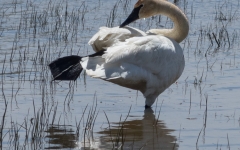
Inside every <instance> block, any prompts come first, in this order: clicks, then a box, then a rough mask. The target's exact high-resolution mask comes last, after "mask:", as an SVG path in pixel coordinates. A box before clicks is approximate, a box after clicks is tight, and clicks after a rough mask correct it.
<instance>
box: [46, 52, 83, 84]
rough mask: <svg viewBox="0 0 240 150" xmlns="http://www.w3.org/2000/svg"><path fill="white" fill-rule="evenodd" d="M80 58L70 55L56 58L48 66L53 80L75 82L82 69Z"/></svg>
mask: <svg viewBox="0 0 240 150" xmlns="http://www.w3.org/2000/svg"><path fill="white" fill-rule="evenodd" d="M81 59H82V57H80V56H76V55H72V56H66V57H62V58H58V59H56V60H54V61H53V62H51V63H50V64H49V65H48V66H49V68H50V70H51V73H52V76H53V80H76V79H77V77H78V76H79V75H80V73H81V72H82V70H83V68H82V66H81V64H80V61H81Z"/></svg>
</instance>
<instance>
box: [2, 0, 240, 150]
mask: <svg viewBox="0 0 240 150" xmlns="http://www.w3.org/2000/svg"><path fill="white" fill-rule="evenodd" d="M172 2H174V3H175V4H176V5H178V6H179V7H180V8H181V9H183V10H184V12H185V13H186V15H187V16H188V19H189V22H190V26H191V29H190V33H189V36H188V38H187V39H186V40H185V41H184V42H183V43H181V46H182V47H183V48H184V53H185V59H186V69H185V71H184V72H186V73H185V74H184V75H183V77H182V78H181V79H179V80H180V81H179V82H178V83H176V85H173V86H174V87H172V88H169V89H168V90H166V91H165V95H164V94H163V98H162V97H161V96H160V97H159V103H161V102H162V103H161V105H160V104H158V103H156V105H155V106H153V110H154V111H155V115H154V112H153V111H152V110H149V112H148V111H147V110H145V112H140V113H139V110H137V108H138V107H139V108H140V109H141V110H143V108H142V107H140V106H139V105H137V104H135V103H137V102H138V103H141V102H140V100H139V101H137V100H135V99H138V97H137V96H136V94H135V93H134V92H132V91H128V90H127V92H125V93H124V94H126V93H127V94H126V95H124V94H122V95H120V96H119V93H118V92H116V93H117V94H116V93H114V94H115V96H114V94H112V93H111V92H109V91H107V92H105V93H104V94H102V93H101V90H99V89H101V88H104V84H103V83H102V82H101V81H99V83H98V84H99V85H97V86H101V87H99V88H98V87H96V88H95V90H96V89H97V91H94V90H93V91H91V88H90V87H88V86H96V84H97V83H96V81H94V82H95V83H96V84H92V83H91V81H87V80H86V78H87V77H86V76H85V74H84V73H83V74H82V75H81V77H80V79H77V81H76V82H53V81H52V78H51V75H50V72H49V69H48V66H47V65H48V64H49V63H50V62H51V61H53V60H55V59H56V58H59V57H62V56H67V55H85V54H88V53H92V49H91V47H90V46H88V45H87V42H88V40H89V39H90V37H91V36H92V35H93V34H94V33H95V32H97V30H98V28H99V27H100V26H108V27H113V26H118V25H119V24H120V23H121V21H123V20H124V19H125V18H126V17H127V15H128V14H129V13H130V11H131V10H132V6H133V4H134V3H135V1H133V0H116V1H114V2H112V1H111V3H110V2H109V3H106V2H105V1H103V0H98V1H94V3H93V2H92V1H90V0H89V1H72V0H70V1H67V0H62V1H57V0H43V1H31V0H23V1H20V0H13V1H7V0H3V1H1V2H0V4H1V5H0V41H1V44H0V54H1V55H0V71H1V72H0V78H1V80H0V82H1V86H0V89H1V97H0V116H1V118H0V149H57V148H58V149H64V148H66V149H67V148H72V149H74V148H76V149H81V147H84V148H90V147H91V148H93V149H94V148H96V149H98V148H99V147H100V148H102V149H104V148H109V149H144V148H146V149H147V148H151V149H154V148H155V149H159V148H162V149H178V147H181V146H183V147H184V146H185V147H186V144H183V143H184V142H186V141H188V140H189V139H188V138H189V137H188V136H184V135H183V131H182V130H184V129H185V128H187V127H188V125H186V127H185V126H184V124H185V123H182V122H177V123H178V124H177V125H176V126H178V127H179V126H180V129H179V128H174V130H176V131H174V130H170V129H167V127H166V125H165V123H163V121H161V120H162V119H164V116H171V114H170V113H169V114H165V115H164V114H162V112H163V111H164V110H165V111H166V109H167V108H166V109H164V110H162V109H163V107H164V104H165V103H167V102H166V101H164V103H163V101H162V99H169V97H168V95H171V94H172V93H174V92H175V94H176V95H177V96H176V97H175V98H176V99H174V100H173V99H172V103H171V104H172V105H177V107H178V108H177V109H175V107H174V108H173V110H175V111H176V112H178V109H179V108H181V107H182V111H183V112H184V114H185V116H181V118H187V119H186V120H188V121H189V120H191V121H193V120H197V119H199V118H200V119H199V120H201V119H202V121H199V122H200V125H199V126H198V124H197V123H196V124H197V125H196V126H197V127H196V128H195V129H194V130H195V131H196V132H193V134H194V135H191V136H194V138H192V137H191V136H190V137H191V139H190V141H191V140H192V141H194V142H192V141H191V142H192V143H190V144H193V145H191V146H190V147H191V148H190V149H193V147H194V148H196V149H201V146H202V147H203V148H205V147H204V146H206V145H207V144H209V143H207V141H205V138H206V137H207V136H208V135H207V129H208V127H209V126H210V127H211V129H212V128H213V127H212V126H211V124H209V122H211V121H210V119H209V116H210V117H211V118H212V119H214V118H215V119H216V120H217V121H219V120H220V121H219V122H228V121H229V120H234V121H235V120H237V121H238V122H239V120H240V119H239V118H240V115H239V112H238V109H237V108H236V107H237V105H235V103H234V102H236V101H234V100H235V99H236V97H237V96H236V95H237V94H238V92H235V91H234V90H235V89H238V90H239V80H238V78H237V77H236V76H239V74H240V73H239V69H238V68H239V64H240V61H239V56H240V53H239V48H240V45H239V41H240V38H239V35H240V26H239V25H240V24H239V14H240V11H239V9H238V8H239V5H240V4H239V3H240V1H238V0H234V1H231V2H230V1H229V0H225V1H222V2H220V3H219V2H217V1H216V2H214V1H211V2H209V1H198V2H197V1H193V2H189V1H186V0H174V1H172ZM197 3H200V4H199V6H202V7H204V6H205V5H209V4H208V3H211V5H212V6H211V9H212V10H208V11H206V12H203V11H202V9H201V8H199V6H198V4H197ZM205 3H206V4H205ZM205 7H206V6H205ZM132 26H135V27H137V28H139V29H141V30H143V31H146V30H148V29H150V28H159V27H161V28H162V27H163V28H171V27H172V26H173V23H172V22H171V21H170V19H168V18H166V17H164V16H154V17H152V18H148V19H145V20H140V21H138V22H135V23H133V24H132ZM228 72H229V73H228ZM233 74H234V75H233ZM224 77H225V78H224ZM220 80H226V81H225V82H220ZM236 82H238V83H237V85H236ZM225 83H229V86H228V87H229V89H227V90H226V91H227V92H228V91H234V92H235V93H237V94H234V95H233V96H229V95H227V96H226V95H223V97H224V96H225V97H224V98H226V99H227V100H228V101H229V103H233V106H228V108H225V109H230V110H231V112H233V113H232V114H233V115H232V114H222V112H221V111H219V109H220V108H221V107H223V106H224V105H227V104H228V103H225V102H224V101H225V100H222V102H218V101H216V99H221V98H222V96H221V92H222V93H224V92H225V91H223V89H224V85H225ZM106 88H109V87H106ZM111 88H112V87H111ZM114 88H115V87H114ZM172 89H176V90H177V91H178V92H176V91H174V90H172ZM81 91H84V92H81ZM215 91H219V93H215ZM95 92H96V94H95V95H94V93H95ZM79 93H80V94H79ZM133 93H134V94H133ZM111 94H112V95H111ZM102 95H104V96H102ZM109 95H110V96H109ZM179 95H181V96H179ZM219 95H220V96H219ZM172 96H173V94H172ZM238 96H240V95H239V94H238ZM98 97H100V98H98ZM129 97H133V98H129ZM135 97H136V98H135ZM228 97H229V99H228ZM119 99H120V100H119ZM117 100H119V101H120V102H119V101H118V102H119V103H118V104H115V103H113V102H112V101H114V102H115V101H117ZM121 101H124V102H123V104H122V103H121ZM128 101H130V102H128ZM135 101H137V102H135ZM169 101H171V100H169ZM176 101H177V102H176ZM179 103H180V104H179ZM219 103H221V104H219ZM126 104H127V106H126ZM116 105H119V106H118V107H115V106H116ZM130 105H132V107H130ZM162 105H163V106H162ZM166 105H167V104H166ZM209 105H210V106H209ZM167 106H168V108H169V107H170V108H171V107H173V106H169V105H167ZM112 107H113V108H112ZM185 109H186V112H185ZM194 109H195V111H196V114H194V113H193V111H194ZM211 109H212V111H211ZM121 110H122V111H121ZM173 110H172V111H173ZM235 111H237V112H235ZM123 112H125V113H123ZM114 113H115V114H114ZM212 113H213V114H212ZM121 114H122V115H121ZM136 114H138V115H136ZM143 114H144V116H143V117H142V115H143ZM180 114H182V113H180V112H179V114H174V117H176V118H178V117H179V116H178V115H180ZM199 114H201V116H199ZM134 115H135V116H134ZM116 116H117V117H116ZM139 116H141V117H139ZM186 116H187V117H186ZM134 117H136V118H137V119H136V118H134ZM161 117H162V118H161ZM222 117H223V118H227V120H224V119H222ZM123 118H124V119H123ZM139 118H140V119H139ZM169 118H170V117H169ZM173 120H174V119H173ZM176 120H178V119H176ZM172 122H174V121H172ZM172 122H170V124H171V123H172ZM199 122H198V123H199ZM201 122H202V124H201ZM219 122H218V123H219ZM174 123H175V124H176V122H174ZM174 123H172V124H174ZM190 123H193V122H190ZM182 124H183V125H182ZM193 126H194V125H193ZM210 127H209V128H210ZM238 127H239V126H238ZM229 128H230V127H229ZM231 128H233V129H234V130H235V128H236V127H235V126H234V127H232V126H231ZM224 129H225V130H226V128H224ZM218 130H221V129H218ZM172 132H174V133H172ZM176 132H177V133H176ZM209 132H210V131H209ZM151 133H152V134H151ZM224 134H225V133H224ZM225 135H226V136H225V137H222V138H221V139H215V141H211V140H210V143H211V144H212V143H214V144H212V145H211V146H212V147H214V148H217V149H222V147H227V148H228V149H230V148H232V147H233V146H234V149H235V148H240V145H239V143H238V144H235V145H234V144H233V146H232V145H231V144H232V143H233V142H234V138H235V134H234V135H231V132H230V131H229V132H227V133H226V134H225ZM238 136H239V133H238ZM200 137H202V138H200ZM186 139H187V140H186ZM206 139H207V138H206ZM218 140H219V141H218ZM63 141H65V142H63ZM204 144H206V145H204ZM207 146H208V145H207ZM185 147H184V149H185Z"/></svg>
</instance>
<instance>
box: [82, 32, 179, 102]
mask: <svg viewBox="0 0 240 150" xmlns="http://www.w3.org/2000/svg"><path fill="white" fill-rule="evenodd" d="M118 29H119V28H118ZM120 29H121V30H127V29H124V28H120ZM105 30H106V28H105ZM109 30H111V29H109ZM99 32H100V33H101V32H102V31H101V29H100V31H99ZM98 34H99V33H97V35H98ZM108 35H109V37H111V38H110V39H104V38H103V39H101V40H103V41H108V42H109V43H110V44H109V45H107V44H106V43H107V42H105V43H104V46H105V47H106V48H107V50H106V51H105V54H103V55H102V56H96V57H85V58H84V59H82V61H81V65H82V67H83V68H84V69H85V70H86V73H87V74H88V75H89V76H91V77H94V78H101V79H104V80H107V81H109V82H113V83H115V84H118V85H121V86H124V87H128V88H131V89H135V90H140V91H141V92H142V93H143V95H144V96H145V97H146V99H147V100H146V105H148V106H151V105H152V104H153V103H154V101H155V99H156V98H157V96H158V95H159V94H160V93H162V92H163V91H164V90H165V89H166V88H168V87H169V86H170V85H171V84H172V83H174V82H175V81H176V80H177V79H178V78H179V77H180V75H181V74H182V72H183V69H184V56H183V51H182V49H181V47H180V46H179V44H178V43H177V42H175V41H174V40H171V39H168V38H166V37H164V36H161V35H146V36H139V37H131V36H128V37H129V38H126V39H125V41H123V40H122V39H120V40H119V39H117V38H112V36H111V35H112V34H111V33H110V32H108ZM113 35H114V34H113ZM113 37H114V36H113ZM119 37H122V36H121V35H120V36H119ZM125 37H127V36H125ZM94 38H95V36H94ZM100 38H101V35H99V38H96V39H95V41H98V42H99V43H100V44H101V40H100ZM113 41H115V42H113ZM90 42H92V39H91V40H90ZM94 44H98V43H94Z"/></svg>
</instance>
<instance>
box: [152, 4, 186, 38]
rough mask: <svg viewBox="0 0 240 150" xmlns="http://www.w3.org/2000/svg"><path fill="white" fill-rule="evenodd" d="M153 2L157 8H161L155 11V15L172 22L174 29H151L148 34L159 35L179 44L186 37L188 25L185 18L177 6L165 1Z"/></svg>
mask: <svg viewBox="0 0 240 150" xmlns="http://www.w3.org/2000/svg"><path fill="white" fill-rule="evenodd" d="M155 2H156V5H159V6H158V8H161V9H156V10H155V13H156V15H157V14H161V15H165V16H167V17H169V18H170V19H171V20H172V21H173V23H174V27H173V28H172V29H151V30H149V31H148V32H150V33H154V34H161V35H163V36H166V37H168V38H171V39H173V40H175V41H176V42H178V43H180V42H181V41H183V40H184V39H185V38H186V37H187V35H188V31H189V24H188V20H187V17H186V16H185V14H184V13H183V12H182V11H181V10H180V9H179V8H178V7H177V6H175V5H174V4H172V3H169V2H167V1H161V3H160V2H159V0H156V1H155ZM155 8H157V7H155Z"/></svg>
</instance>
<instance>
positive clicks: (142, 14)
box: [119, 0, 165, 28]
mask: <svg viewBox="0 0 240 150" xmlns="http://www.w3.org/2000/svg"><path fill="white" fill-rule="evenodd" d="M158 1H165V0H158ZM156 3H157V2H156V0H138V2H137V3H136V4H135V5H134V9H133V11H132V13H131V14H130V15H129V16H128V18H127V19H126V20H125V21H124V22H123V23H122V24H121V25H120V26H119V27H120V28H121V27H124V26H126V25H128V24H130V23H132V22H134V21H136V20H137V19H141V18H148V17H151V16H153V15H156V14H157V12H159V10H156V9H161V7H159V5H158V7H156ZM158 3H159V2H158ZM160 6H161V5H160Z"/></svg>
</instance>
